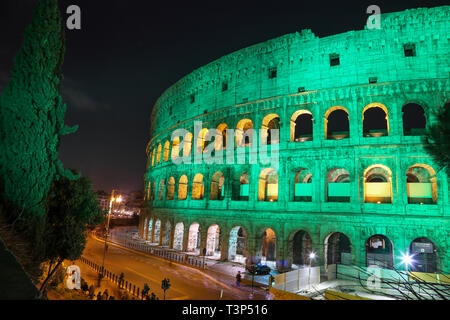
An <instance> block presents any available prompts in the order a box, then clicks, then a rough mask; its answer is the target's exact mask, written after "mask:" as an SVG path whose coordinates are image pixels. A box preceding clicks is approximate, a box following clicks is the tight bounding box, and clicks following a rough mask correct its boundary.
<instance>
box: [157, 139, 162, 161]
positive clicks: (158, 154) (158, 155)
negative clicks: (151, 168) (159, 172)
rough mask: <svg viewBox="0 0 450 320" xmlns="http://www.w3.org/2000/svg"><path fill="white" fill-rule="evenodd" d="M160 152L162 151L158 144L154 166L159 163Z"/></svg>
mask: <svg viewBox="0 0 450 320" xmlns="http://www.w3.org/2000/svg"><path fill="white" fill-rule="evenodd" d="M161 151H162V145H161V143H160V144H159V145H158V152H157V153H156V164H159V163H160V162H161Z"/></svg>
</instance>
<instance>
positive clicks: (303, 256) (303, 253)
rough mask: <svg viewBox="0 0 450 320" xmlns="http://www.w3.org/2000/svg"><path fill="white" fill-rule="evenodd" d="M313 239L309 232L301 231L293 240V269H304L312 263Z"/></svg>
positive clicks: (296, 233)
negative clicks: (310, 257) (310, 256)
mask: <svg viewBox="0 0 450 320" xmlns="http://www.w3.org/2000/svg"><path fill="white" fill-rule="evenodd" d="M311 252H312V238H311V236H310V235H309V233H308V232H307V231H304V230H299V231H297V232H295V234H294V236H293V238H292V267H293V268H302V267H303V266H308V265H309V263H310V259H309V255H310V253H311Z"/></svg>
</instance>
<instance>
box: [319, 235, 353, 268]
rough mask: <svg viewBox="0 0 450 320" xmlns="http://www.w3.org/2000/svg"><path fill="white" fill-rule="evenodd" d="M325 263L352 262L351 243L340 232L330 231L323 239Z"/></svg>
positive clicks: (348, 263)
mask: <svg viewBox="0 0 450 320" xmlns="http://www.w3.org/2000/svg"><path fill="white" fill-rule="evenodd" d="M324 245H325V247H324V248H325V252H324V253H325V259H326V265H330V264H346V265H350V264H351V263H352V243H351V241H350V238H349V237H347V236H346V235H345V234H343V233H342V232H332V233H330V234H329V235H328V236H327V237H326V238H325V241H324Z"/></svg>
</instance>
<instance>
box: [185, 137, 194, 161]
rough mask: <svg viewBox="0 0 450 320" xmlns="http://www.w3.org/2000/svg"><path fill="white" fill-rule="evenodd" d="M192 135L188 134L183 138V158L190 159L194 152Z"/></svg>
mask: <svg viewBox="0 0 450 320" xmlns="http://www.w3.org/2000/svg"><path fill="white" fill-rule="evenodd" d="M192 138H193V135H192V133H190V132H188V133H186V135H185V136H184V138H183V157H189V156H190V155H191V151H192Z"/></svg>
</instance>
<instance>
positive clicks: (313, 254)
mask: <svg viewBox="0 0 450 320" xmlns="http://www.w3.org/2000/svg"><path fill="white" fill-rule="evenodd" d="M315 258H316V254H315V253H314V252H311V253H310V254H309V276H308V287H309V290H311V263H312V261H313V260H314V259H315Z"/></svg>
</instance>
